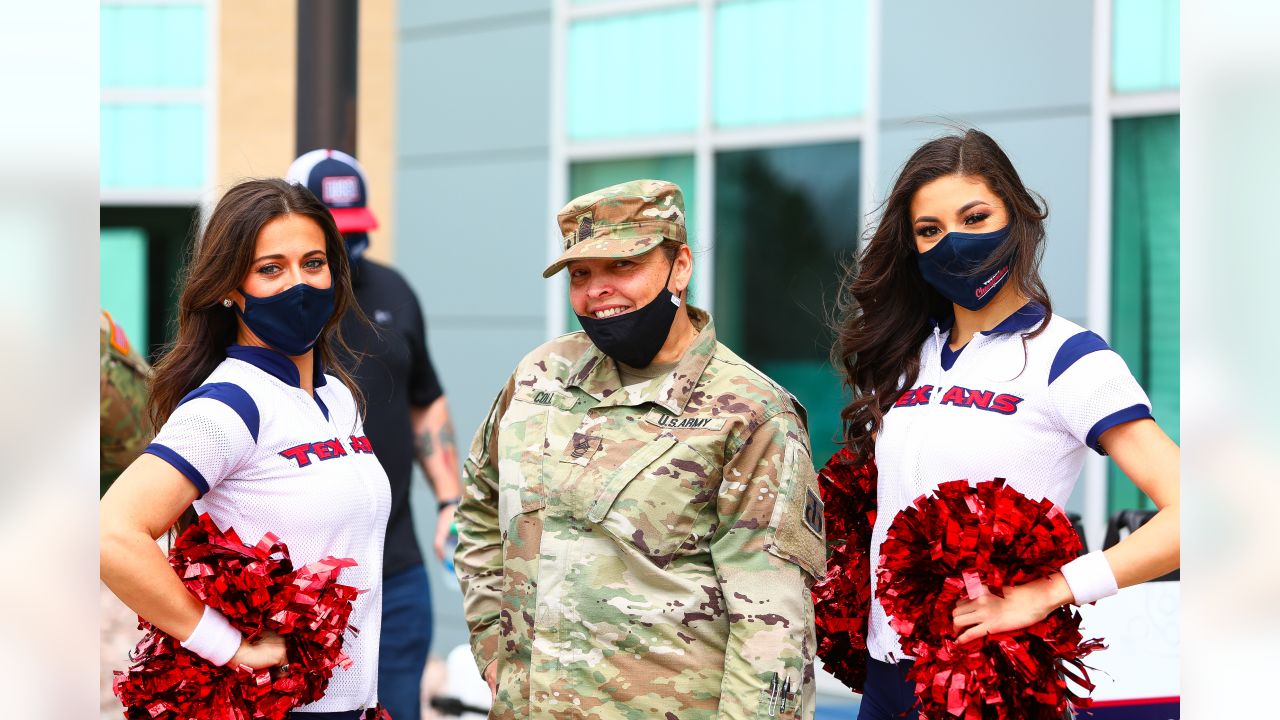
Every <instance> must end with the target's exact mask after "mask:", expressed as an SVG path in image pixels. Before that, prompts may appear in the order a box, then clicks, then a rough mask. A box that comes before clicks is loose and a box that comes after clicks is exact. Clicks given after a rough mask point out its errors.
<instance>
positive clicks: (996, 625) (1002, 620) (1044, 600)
mask: <svg viewBox="0 0 1280 720" xmlns="http://www.w3.org/2000/svg"><path fill="white" fill-rule="evenodd" d="M1058 583H1061V585H1062V586H1064V587H1065V586H1066V582H1065V581H1063V580H1062V576H1061V575H1055V576H1054V577H1053V578H1052V579H1050V580H1037V581H1036V582H1030V583H1027V584H1025V585H1015V586H1012V587H1007V588H1005V589H1004V597H1000V596H998V595H995V594H993V593H992V592H991V591H990V590H988V589H987V588H986V587H984V588H983V592H982V594H981V595H979V596H978V597H977V598H974V599H972V600H961V601H960V602H958V603H956V609H955V610H954V611H952V613H951V617H952V619H953V621H954V622H955V631H956V633H958V634H959V637H957V638H956V643H957V644H960V645H963V644H965V643H967V642H972V641H974V640H978V639H979V638H984V637H986V636H988V635H992V634H995V633H1002V632H1011V631H1013V630H1021V629H1022V628H1024V627H1027V626H1029V625H1034V624H1035V623H1037V622H1039V621H1041V620H1043V619H1044V618H1045V616H1047V615H1048V614H1049V613H1051V612H1053V611H1054V610H1055V609H1056V608H1058V607H1059V606H1060V605H1063V604H1065V602H1070V600H1071V596H1070V590H1067V593H1068V594H1067V596H1066V598H1065V600H1064V602H1058V601H1057V600H1056V598H1055V595H1056V596H1057V597H1061V589H1060V588H1057V587H1056V585H1057V584H1058ZM1055 590H1057V592H1056V593H1055ZM966 628H967V629H966Z"/></svg>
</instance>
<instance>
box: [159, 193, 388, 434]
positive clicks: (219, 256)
mask: <svg viewBox="0 0 1280 720" xmlns="http://www.w3.org/2000/svg"><path fill="white" fill-rule="evenodd" d="M290 214H294V215H302V216H305V217H308V218H311V219H312V220H314V221H315V222H316V224H317V225H319V226H320V229H321V230H322V231H323V232H324V239H325V254H326V255H327V256H328V263H329V271H330V275H332V277H333V284H334V295H335V298H334V310H333V315H332V316H331V317H330V318H329V321H328V322H327V323H325V326H324V330H323V331H322V332H321V333H320V339H319V340H317V341H316V344H315V348H314V351H315V352H316V353H318V356H319V358H320V361H321V362H322V363H323V365H324V369H325V372H328V373H332V374H334V375H336V376H337V377H338V378H339V379H340V380H341V381H342V383H343V384H344V385H346V386H347V388H348V389H349V390H350V391H351V393H352V395H353V396H354V397H355V399H356V405H357V408H359V409H360V411H361V412H363V408H364V398H363V396H362V395H361V393H360V389H359V387H357V386H356V384H355V383H354V382H353V381H352V379H351V376H350V375H349V374H348V372H347V370H346V368H344V367H343V366H342V363H341V362H339V360H338V356H337V354H336V352H335V349H337V348H341V349H342V350H343V351H345V352H348V353H350V355H351V356H352V357H358V356H357V355H356V354H355V353H352V352H351V351H350V349H349V348H348V347H347V344H346V343H345V342H344V341H343V339H342V334H341V332H340V330H339V325H340V323H341V320H342V316H343V313H346V312H355V313H357V314H359V315H360V317H361V318H363V315H362V314H360V308H359V306H358V305H357V304H356V302H355V296H354V294H353V292H352V289H351V270H350V267H349V265H348V262H347V251H346V247H345V246H344V245H343V240H342V235H341V234H340V233H339V232H338V227H337V225H335V224H334V221H333V216H332V215H331V214H330V213H329V209H328V208H327V207H325V206H324V205H323V204H321V202H320V201H319V200H317V199H316V197H315V195H312V194H311V192H310V191H309V190H307V189H306V188H305V187H303V186H301V185H294V184H290V183H288V182H285V181H284V180H280V179H277V178H271V179H263V180H246V181H244V182H242V183H240V184H238V185H236V186H235V187H232V188H231V189H230V190H228V191H227V193H226V194H225V195H223V196H222V199H221V200H219V201H218V205H217V207H215V208H214V209H213V213H212V214H211V215H210V216H209V222H208V225H207V226H206V227H205V230H204V234H203V236H202V237H201V238H200V240H199V241H198V242H196V243H195V244H194V246H193V247H192V249H191V251H190V253H189V254H188V256H187V261H186V263H185V265H184V267H183V269H182V295H181V296H180V297H179V298H178V333H177V337H176V338H175V339H174V341H173V342H172V343H170V344H169V346H168V347H167V348H166V349H165V352H164V355H163V356H162V357H161V358H160V360H159V361H157V362H156V364H155V366H154V370H153V372H152V375H151V383H150V387H149V390H150V393H149V398H148V401H147V411H148V413H149V415H150V417H151V421H152V423H153V424H154V426H155V427H157V428H158V427H161V426H162V425H164V423H165V421H167V420H168V419H169V415H171V414H172V413H173V411H174V409H175V408H176V407H178V403H179V402H181V400H182V398H183V397H184V396H186V394H187V393H189V392H191V391H192V390H194V389H195V388H197V387H199V385H200V384H201V383H202V382H204V380H205V378H207V377H208V376H209V373H211V372H213V370H214V368H216V367H217V366H218V364H219V363H221V362H222V361H223V360H224V359H226V357H227V353H226V349H227V346H229V345H232V344H234V343H235V340H236V330H237V327H238V325H237V319H236V313H235V310H234V309H233V308H229V307H225V306H223V304H222V300H223V298H226V297H229V296H230V293H231V291H232V290H235V289H237V288H238V287H239V286H240V283H241V282H243V280H244V278H245V276H246V275H247V274H248V273H249V268H250V266H251V265H252V263H253V253H254V247H255V245H256V244H257V239H258V233H259V232H260V231H261V230H262V228H263V226H265V225H266V224H267V223H269V222H271V221H272V220H274V219H276V218H278V217H282V216H284V215H290Z"/></svg>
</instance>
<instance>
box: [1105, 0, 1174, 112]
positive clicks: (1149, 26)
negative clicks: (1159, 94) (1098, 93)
mask: <svg viewBox="0 0 1280 720" xmlns="http://www.w3.org/2000/svg"><path fill="white" fill-rule="evenodd" d="M1112 9H1113V10H1112V41H1111V73H1112V78H1111V79H1112V85H1113V88H1114V90H1115V91H1116V92H1122V93H1123V92H1150V91H1154V90H1176V89H1178V85H1179V82H1180V80H1181V78H1180V76H1179V70H1178V59H1179V58H1178V55H1179V53H1178V31H1179V23H1180V18H1179V13H1178V0H1114V4H1113V5H1112Z"/></svg>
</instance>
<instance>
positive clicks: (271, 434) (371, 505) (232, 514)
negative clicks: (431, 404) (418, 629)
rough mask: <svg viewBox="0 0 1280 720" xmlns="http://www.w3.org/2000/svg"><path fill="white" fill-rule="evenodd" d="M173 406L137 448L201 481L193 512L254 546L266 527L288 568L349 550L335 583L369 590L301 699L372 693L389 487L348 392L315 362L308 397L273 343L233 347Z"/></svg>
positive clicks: (332, 705)
mask: <svg viewBox="0 0 1280 720" xmlns="http://www.w3.org/2000/svg"><path fill="white" fill-rule="evenodd" d="M227 355H228V358H227V359H226V360H224V361H223V362H222V363H221V364H220V365H218V367H217V368H216V369H214V371H213V372H212V373H211V374H210V375H209V377H208V378H207V379H206V380H205V382H204V384H203V385H201V386H200V387H198V388H196V389H195V390H193V391H192V392H191V393H190V394H188V395H187V397H186V398H184V399H183V401H182V402H181V403H180V404H179V405H178V408H177V409H176V410H174V412H173V414H172V415H171V416H170V417H169V420H168V422H166V423H165V424H164V427H163V428H161V429H160V432H159V433H158V434H157V435H156V438H155V441H154V442H152V444H151V445H150V446H148V447H147V449H146V450H145V452H148V453H151V454H152V455H155V456H157V457H160V458H161V459H163V460H165V461H167V462H168V463H169V464H171V465H173V466H174V467H175V468H177V469H178V470H179V471H180V472H181V473H182V474H183V475H185V476H186V477H187V479H189V480H190V481H191V482H192V483H193V484H195V486H196V487H197V488H198V489H199V490H200V498H199V499H198V500H196V502H195V509H196V511H197V512H200V513H208V514H209V516H210V518H212V519H213V521H214V522H215V523H216V524H217V525H218V527H219V528H221V529H223V530H226V529H227V528H228V527H232V528H235V531H236V534H237V535H239V536H240V539H241V540H243V541H244V542H246V543H248V544H250V545H253V544H255V543H257V541H258V540H259V538H261V537H262V535H263V534H264V533H266V532H272V533H275V535H276V536H278V537H279V538H280V540H281V541H283V542H284V543H285V545H287V546H288V548H289V555H290V557H291V558H292V560H293V563H294V566H295V567H301V566H302V565H305V564H307V563H311V562H314V561H316V560H319V559H321V558H323V557H326V556H334V557H340V558H341V557H349V558H353V559H354V560H355V561H356V562H357V563H358V565H356V566H355V567H350V568H346V569H344V570H343V571H342V573H341V575H339V582H341V583H343V584H345V585H351V586H354V587H357V588H360V589H367V590H368V592H364V593H361V594H360V595H359V596H358V597H357V598H356V600H355V602H354V605H353V608H352V613H351V626H353V627H354V628H358V629H359V633H358V634H356V633H355V632H352V631H351V630H348V632H347V635H346V637H345V638H344V640H343V650H344V652H346V654H347V655H348V656H350V658H351V660H352V661H353V665H352V666H351V667H350V669H347V670H343V669H342V668H337V669H335V670H334V673H333V677H332V679H331V680H330V681H329V686H328V688H327V689H326V690H325V694H324V697H323V698H321V699H320V700H318V701H316V702H314V703H311V704H310V705H305V706H302V707H299V708H298V710H299V711H305V712H341V711H346V710H357V709H360V708H364V707H372V706H373V705H374V704H375V703H376V702H377V684H378V639H379V635H380V628H381V624H382V623H381V618H382V544H383V541H384V539H385V537H386V527H387V515H388V513H389V512H390V508H391V491H390V488H389V485H388V483H387V475H386V473H385V472H384V471H383V469H382V465H381V464H379V462H378V460H377V458H376V457H375V456H374V455H373V448H372V447H371V446H370V444H369V441H368V440H367V439H366V438H365V436H364V427H363V423H362V422H361V419H360V417H359V416H358V414H357V412H356V406H355V402H354V399H353V398H352V396H351V392H350V391H349V390H348V389H347V388H346V387H344V386H343V385H342V383H341V382H340V381H339V380H338V379H337V378H335V377H333V376H329V375H324V374H322V373H321V372H320V370H319V368H318V367H317V372H316V379H315V384H316V387H315V396H314V397H312V396H311V395H310V394H308V393H307V392H306V391H305V390H303V389H302V388H300V387H299V386H298V369H297V367H296V366H295V365H294V364H293V361H292V360H290V359H289V358H287V357H285V356H284V355H281V354H279V353H277V352H274V351H272V350H268V349H266V348H259V347H246V346H241V345H233V346H231V347H229V348H227Z"/></svg>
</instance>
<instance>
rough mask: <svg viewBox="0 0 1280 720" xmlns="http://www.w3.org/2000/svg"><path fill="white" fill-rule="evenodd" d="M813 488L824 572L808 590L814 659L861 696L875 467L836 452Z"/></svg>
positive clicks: (868, 600)
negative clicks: (821, 519) (823, 536)
mask: <svg viewBox="0 0 1280 720" xmlns="http://www.w3.org/2000/svg"><path fill="white" fill-rule="evenodd" d="M818 486H819V489H820V491H821V493H822V502H823V505H824V506H825V507H826V511H825V515H826V525H827V574H826V577H824V578H823V579H822V580H821V581H820V582H818V583H816V584H815V585H814V586H813V610H814V621H815V625H816V627H817V635H818V657H820V658H822V666H823V667H824V668H826V670H827V672H829V673H831V674H832V675H834V676H835V677H836V678H837V679H838V680H840V682H843V683H844V684H845V685H848V686H849V687H850V688H852V689H853V690H854V692H862V690H863V684H864V683H865V682H866V679H867V618H868V615H869V613H870V610H871V555H870V552H869V550H870V548H871V527H872V526H873V525H875V522H876V467H875V464H874V463H873V462H871V461H868V460H863V459H862V458H860V457H859V456H857V455H855V454H854V453H853V452H851V451H850V450H848V449H841V450H840V451H839V452H837V453H836V454H835V455H832V456H831V459H830V460H828V461H827V464H826V466H825V467H823V468H822V470H821V471H820V472H819V473H818Z"/></svg>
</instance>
